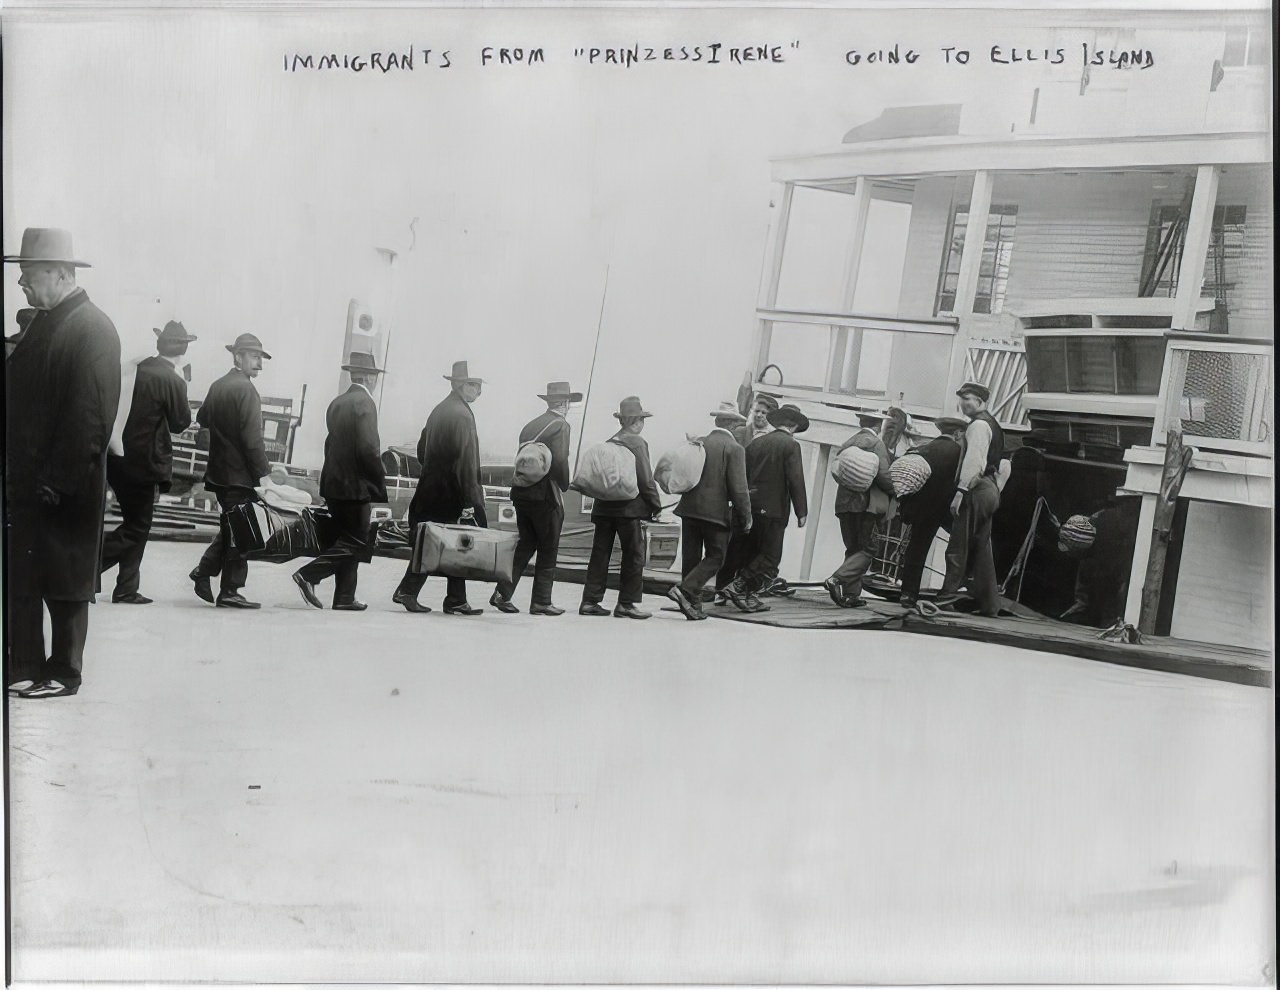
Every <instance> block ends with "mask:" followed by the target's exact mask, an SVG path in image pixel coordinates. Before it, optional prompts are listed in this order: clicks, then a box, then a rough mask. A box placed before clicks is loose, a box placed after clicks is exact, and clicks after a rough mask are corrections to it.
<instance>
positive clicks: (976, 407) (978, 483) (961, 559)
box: [938, 382, 1004, 616]
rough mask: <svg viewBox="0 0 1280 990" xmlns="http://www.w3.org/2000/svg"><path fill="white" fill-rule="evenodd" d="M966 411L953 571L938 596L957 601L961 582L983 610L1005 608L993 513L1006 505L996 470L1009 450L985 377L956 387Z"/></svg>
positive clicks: (950, 557)
mask: <svg viewBox="0 0 1280 990" xmlns="http://www.w3.org/2000/svg"><path fill="white" fill-rule="evenodd" d="M956 395H957V396H959V398H960V411H961V412H962V413H963V414H964V415H965V417H966V418H967V419H968V420H969V424H968V426H967V427H966V428H965V432H964V455H963V457H962V458H961V461H960V474H959V476H958V478H957V482H956V493H955V495H953V496H952V498H951V514H952V516H954V517H955V523H954V524H953V525H952V527H951V541H950V543H948V544H947V576H946V578H945V580H944V581H943V584H942V592H941V594H940V595H939V596H938V604H939V605H950V604H953V603H954V602H955V601H956V600H957V599H958V598H959V597H960V595H959V592H960V586H961V584H964V583H965V582H966V580H967V581H968V587H969V590H970V591H971V592H972V593H973V596H974V598H975V600H976V601H977V603H978V611H979V612H980V613H981V614H982V615H986V616H995V615H998V614H999V612H1000V590H999V587H998V585H997V582H996V564H995V559H994V557H993V556H992V553H991V518H992V516H994V515H995V514H996V510H997V509H998V508H1000V488H999V486H998V485H997V483H996V476H997V474H998V473H999V470H1000V460H1001V458H1002V457H1003V456H1004V431H1003V430H1001V429H1000V424H999V423H997V422H996V420H995V417H994V416H992V415H991V413H989V412H987V402H988V400H989V399H990V398H991V391H990V389H988V388H987V387H986V386H985V385H983V384H982V383H981V382H965V383H964V384H963V385H961V386H960V388H958V389H957V390H956Z"/></svg>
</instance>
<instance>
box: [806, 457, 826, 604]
mask: <svg viewBox="0 0 1280 990" xmlns="http://www.w3.org/2000/svg"><path fill="white" fill-rule="evenodd" d="M830 466H831V445H830V444H826V443H824V444H819V445H818V453H817V456H815V457H814V459H813V483H812V484H811V485H810V486H809V521H808V522H807V523H806V524H805V527H804V551H803V552H802V553H801V554H800V580H801V581H808V580H809V574H810V572H812V570H813V549H814V547H815V546H817V543H818V529H819V528H820V525H821V523H822V520H823V505H822V498H823V496H824V495H826V493H827V470H828V469H829V468H830Z"/></svg>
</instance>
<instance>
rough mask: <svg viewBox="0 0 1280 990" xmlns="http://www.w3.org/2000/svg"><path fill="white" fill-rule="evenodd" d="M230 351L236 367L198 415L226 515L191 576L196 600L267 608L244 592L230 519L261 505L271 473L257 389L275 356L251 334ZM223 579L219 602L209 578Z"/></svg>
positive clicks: (207, 482)
mask: <svg viewBox="0 0 1280 990" xmlns="http://www.w3.org/2000/svg"><path fill="white" fill-rule="evenodd" d="M226 348H227V350H228V351H230V352H231V360H232V362H233V367H232V368H231V370H230V371H228V372H227V373H226V374H225V375H223V376H222V377H221V378H219V379H218V380H217V381H216V382H214V383H213V384H212V385H210V386H209V391H208V393H207V394H206V395H205V398H204V402H203V403H201V405H200V411H199V412H197V413H196V422H197V423H199V424H200V425H201V426H202V427H204V428H205V429H207V430H208V431H209V466H208V467H207V468H206V469H205V475H204V486H205V488H207V489H208V490H209V491H211V492H213V493H214V494H215V495H217V497H218V508H219V509H220V510H221V513H222V514H221V518H220V519H219V521H218V522H219V525H218V535H217V536H216V537H214V539H213V542H212V543H211V544H209V549H207V550H206V551H205V552H204V556H202V557H201V558H200V563H198V564H197V565H196V567H195V570H193V571H192V572H191V573H190V574H189V575H187V576H188V577H189V578H190V579H191V581H192V583H193V584H194V585H195V592H196V596H197V597H198V598H201V599H203V600H204V601H206V602H209V603H210V604H214V605H217V606H218V607H219V608H261V607H262V606H261V605H260V604H259V603H258V602H251V601H249V600H248V599H247V598H245V597H244V595H242V594H241V593H240V589H241V588H243V587H244V585H245V582H246V581H247V580H248V579H249V564H248V562H247V561H246V560H245V559H244V557H242V556H241V554H240V549H239V547H237V546H235V545H234V544H233V542H232V540H231V538H230V532H229V524H228V521H227V514H228V513H229V512H231V510H232V509H234V508H235V507H236V506H238V505H243V504H244V503H246V502H254V501H257V498H258V494H257V492H255V491H254V489H255V488H257V487H258V486H259V485H260V484H261V483H262V479H263V478H265V477H267V476H268V475H269V474H270V473H271V465H270V463H269V462H268V461H267V448H266V443H265V442H264V440H263V436H262V400H261V399H260V398H259V397H258V390H257V389H256V388H254V387H253V379H255V378H256V377H258V375H259V373H261V371H262V362H263V360H264V359H266V360H268V361H269V360H271V355H270V354H268V353H267V352H266V351H265V350H263V349H262V341H260V340H259V339H258V338H257V337H256V336H255V335H253V334H251V333H242V334H241V335H240V336H239V337H237V338H236V341H235V343H234V344H227V345H226ZM218 575H221V582H220V587H219V590H218V597H217V599H216V600H215V599H214V597H213V589H212V587H211V585H210V581H209V579H210V578H213V577H216V576H218Z"/></svg>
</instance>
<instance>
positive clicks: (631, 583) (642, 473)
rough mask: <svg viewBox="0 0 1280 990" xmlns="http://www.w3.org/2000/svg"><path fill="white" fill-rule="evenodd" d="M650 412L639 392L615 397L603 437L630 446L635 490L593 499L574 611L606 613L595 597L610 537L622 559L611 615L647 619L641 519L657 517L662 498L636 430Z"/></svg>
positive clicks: (605, 575)
mask: <svg viewBox="0 0 1280 990" xmlns="http://www.w3.org/2000/svg"><path fill="white" fill-rule="evenodd" d="M652 415H653V413H651V412H648V411H647V410H646V409H645V408H644V404H643V403H642V402H641V401H640V397H639V396H638V395H628V396H627V397H626V398H625V399H623V400H622V401H621V402H620V403H618V411H617V412H616V413H614V414H613V418H614V419H616V420H617V421H618V426H619V429H618V432H617V433H615V434H614V435H613V436H612V437H610V438H609V441H608V442H610V443H617V444H620V445H621V446H623V447H626V448H627V450H629V451H631V454H632V456H633V457H634V458H635V462H636V484H637V487H638V488H639V492H638V494H637V495H636V497H635V498H632V499H619V500H610V501H606V500H604V499H599V498H598V499H596V500H595V502H594V503H593V504H592V507H591V521H592V522H593V523H594V524H595V527H596V531H595V536H594V537H593V538H592V541H591V556H590V558H589V559H588V560H587V576H586V580H585V582H584V583H583V585H582V602H581V604H580V605H579V606H578V614H579V615H608V614H609V610H608V609H607V608H605V607H604V606H603V605H601V604H600V603H601V602H602V601H604V590H605V585H606V584H607V583H608V580H609V558H610V556H611V555H612V554H613V544H614V540H615V538H616V539H617V541H618V542H619V543H620V544H621V545H622V564H621V567H620V569H619V570H620V573H619V575H618V577H619V584H618V604H617V605H616V606H615V607H614V609H613V615H614V616H615V617H617V618H620V619H647V618H649V616H651V615H652V614H653V613H652V612H646V611H645V610H644V609H642V608H641V607H640V603H641V602H642V601H643V600H644V521H645V520H646V519H654V518H657V515H658V513H659V512H661V511H662V499H661V496H660V495H659V494H658V485H657V483H656V482H655V481H654V480H653V464H652V462H651V461H650V460H649V445H648V444H647V443H646V442H645V440H644V437H642V436H640V434H641V433H642V432H643V431H644V422H645V420H646V419H648V418H649V417H651V416H652Z"/></svg>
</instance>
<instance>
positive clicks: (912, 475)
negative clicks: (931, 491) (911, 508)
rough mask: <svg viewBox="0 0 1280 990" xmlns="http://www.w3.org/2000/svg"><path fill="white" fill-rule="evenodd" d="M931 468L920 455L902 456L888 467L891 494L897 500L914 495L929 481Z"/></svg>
mask: <svg viewBox="0 0 1280 990" xmlns="http://www.w3.org/2000/svg"><path fill="white" fill-rule="evenodd" d="M932 473H933V468H931V467H930V466H929V462H928V461H926V460H925V459H924V458H923V457H922V456H921V455H920V454H903V455H902V456H901V457H899V458H898V459H897V460H896V461H894V462H893V463H892V464H891V465H889V480H890V481H891V482H893V494H894V495H896V496H897V497H898V498H902V497H903V496H904V495H914V494H915V493H916V492H918V491H919V490H920V489H921V488H923V487H924V483H925V482H926V481H928V480H929V475H930V474H932Z"/></svg>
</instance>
